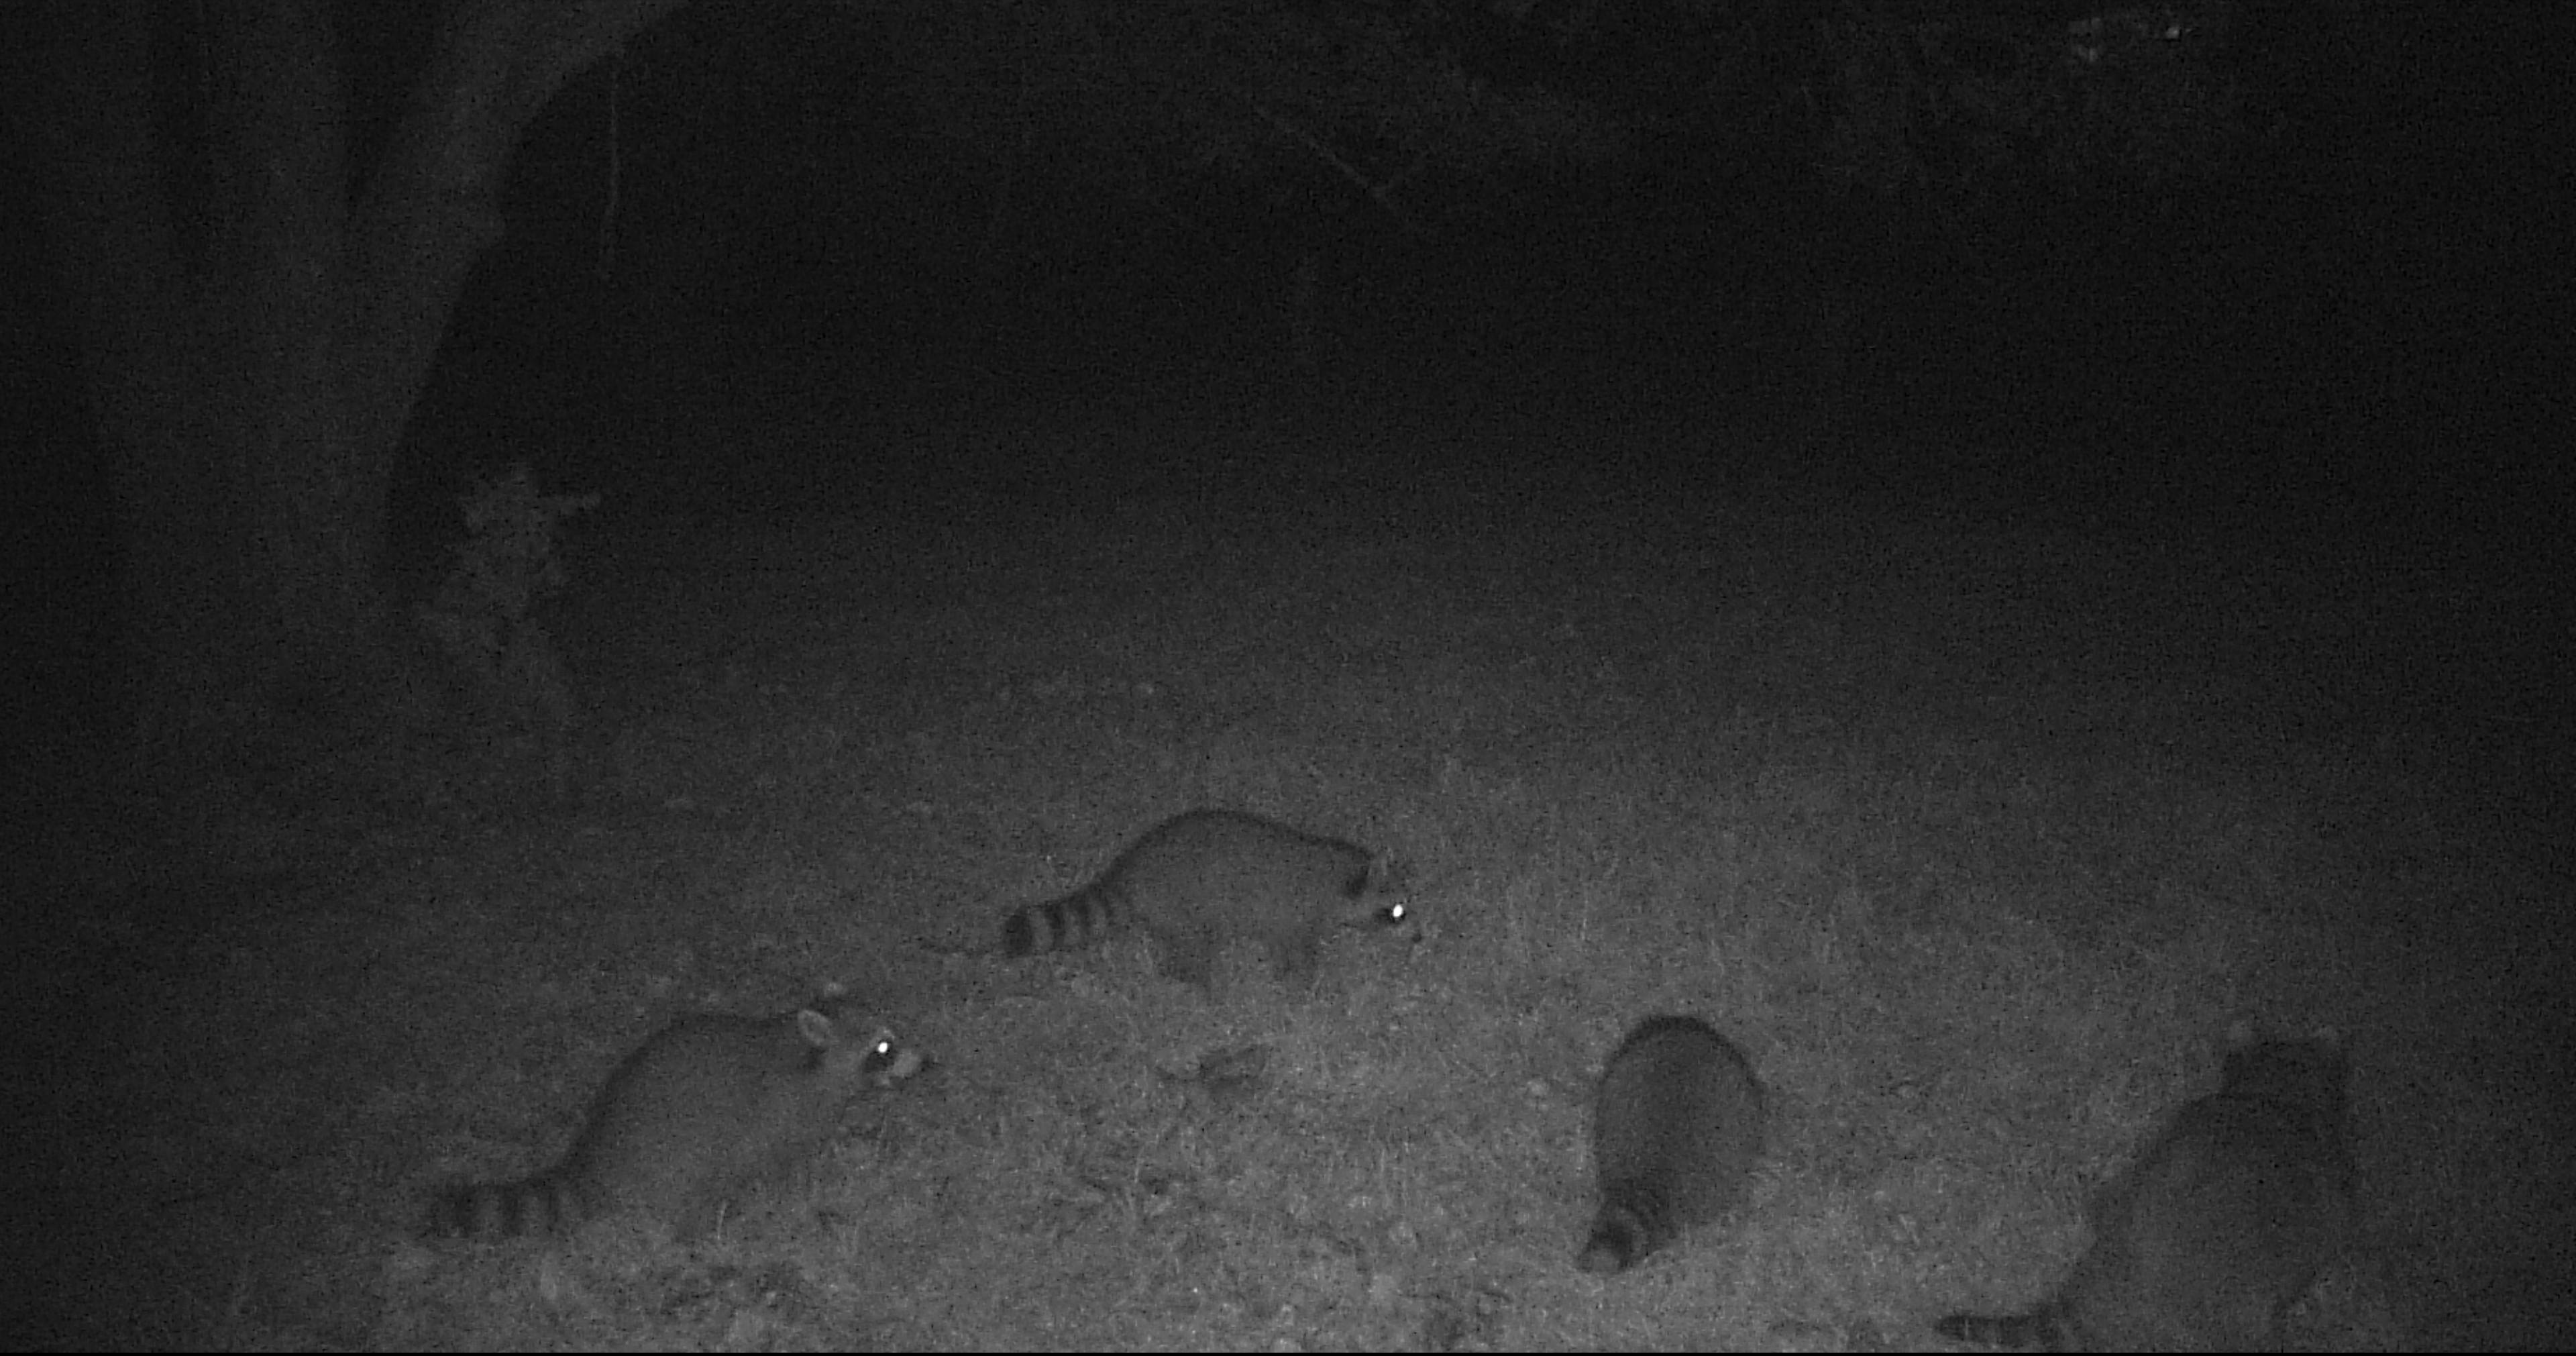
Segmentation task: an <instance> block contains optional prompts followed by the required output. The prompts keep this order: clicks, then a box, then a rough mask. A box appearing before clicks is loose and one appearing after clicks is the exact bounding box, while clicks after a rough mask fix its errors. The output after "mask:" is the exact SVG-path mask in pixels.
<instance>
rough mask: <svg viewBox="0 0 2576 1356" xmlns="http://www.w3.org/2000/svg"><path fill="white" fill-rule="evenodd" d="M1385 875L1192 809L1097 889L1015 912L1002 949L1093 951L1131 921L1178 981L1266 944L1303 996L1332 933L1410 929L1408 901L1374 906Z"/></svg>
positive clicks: (1231, 814)
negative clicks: (1234, 951) (1228, 954)
mask: <svg viewBox="0 0 2576 1356" xmlns="http://www.w3.org/2000/svg"><path fill="white" fill-rule="evenodd" d="M1380 874H1381V872H1380V870H1379V863H1378V861H1377V859H1376V858H1375V857H1374V856H1373V855H1372V854H1371V853H1370V852H1369V851H1368V849H1366V848H1363V847H1360V846H1358V845H1357V844H1354V843H1345V842H1343V841H1342V840H1340V839H1338V838H1319V837H1316V836H1315V835H1313V834H1309V833H1301V832H1299V831H1297V830H1295V829H1292V828H1289V827H1288V826H1287V825H1285V824H1280V823H1275V822H1273V821H1271V820H1267V819H1263V818H1261V817H1260V816H1259V815H1249V814H1243V813H1241V812H1239V811H1234V810H1192V811H1190V812H1189V813H1187V814H1183V815H1177V816H1175V817H1173V818H1171V819H1167V820H1164V821H1163V822H1162V823H1160V824H1158V825H1155V826H1154V827H1153V828H1151V829H1148V830H1146V831H1145V834H1144V836H1143V837H1141V838H1138V839H1137V840H1136V841H1135V842H1134V843H1132V844H1130V845H1129V846H1128V848H1127V850H1126V851H1125V852H1123V853H1120V854H1119V856H1118V860H1116V861H1114V862H1112V863H1110V864H1109V869H1108V870H1106V871H1103V872H1101V873H1100V875H1099V877H1098V878H1097V879H1095V880H1093V881H1092V882H1091V883H1090V884H1089V885H1086V886H1084V887H1082V888H1081V889H1079V890H1076V891H1074V892H1073V893H1072V894H1069V895H1066V896H1064V897H1063V898H1061V899H1054V900H1049V901H1047V902H1045V903H1041V904H1029V905H1025V906H1023V907H1021V908H1019V909H1016V910H1014V911H1013V912H1012V913H1011V916H1010V917H1009V918H1007V919H1005V920H1004V921H1003V924H1002V950H1003V952H1004V953H1005V954H1007V955H1012V956H1029V955H1035V954H1037V953H1038V952H1041V951H1056V950H1061V949H1064V948H1067V947H1075V946H1084V945H1088V944H1090V943H1091V942H1094V941H1097V940H1099V939H1100V938H1101V937H1102V936H1104V935H1106V934H1107V933H1108V932H1109V930H1110V929H1112V928H1115V927H1117V926H1119V925H1121V924H1123V923H1127V922H1129V921H1131V920H1132V921H1133V922H1134V923H1136V924H1137V925H1138V926H1140V927H1142V928H1144V930H1145V931H1146V933H1148V934H1149V935H1151V936H1152V937H1153V939H1154V945H1155V949H1156V951H1157V953H1158V955H1159V963H1158V968H1159V969H1160V971H1161V972H1162V973H1163V974H1164V975H1165V976H1167V977H1169V978H1172V979H1177V980H1182V981H1184V982H1186V983H1190V984H1195V985H1197V986H1198V987H1199V988H1201V989H1202V990H1204V989H1207V988H1209V987H1210V974H1211V969H1212V967H1213V965H1214V963H1215V960H1216V957H1217V955H1218V953H1219V952H1220V951H1221V950H1222V949H1223V947H1224V946H1225V944H1226V943H1227V942H1228V941H1230V940H1233V939H1236V938H1257V939H1259V940H1260V941H1261V942H1262V943H1263V944H1265V945H1266V946H1267V947H1268V948H1269V952H1270V962H1271V967H1272V969H1273V970H1274V971H1275V972H1276V973H1277V974H1278V975H1279V977H1280V978H1282V979H1283V980H1287V981H1289V982H1291V983H1293V984H1296V985H1297V986H1299V987H1301V988H1302V987H1305V986H1307V985H1309V984H1311V983H1312V982H1313V980H1314V976H1315V953H1316V948H1317V947H1319V946H1320V945H1322V942H1323V939H1324V934H1325V932H1326V931H1327V930H1328V929H1330V928H1332V927H1334V926H1336V925H1342V924H1349V925H1354V926H1357V925H1362V924H1377V925H1381V926H1386V927H1395V926H1399V925H1402V924H1403V923H1404V922H1405V921H1406V913H1405V906H1404V905H1403V903H1402V902H1400V901H1393V900H1378V899H1374V898H1372V897H1371V891H1370V887H1371V885H1372V882H1373V878H1375V877H1378V876H1379V875H1380Z"/></svg>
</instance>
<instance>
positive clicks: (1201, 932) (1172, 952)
mask: <svg viewBox="0 0 2576 1356" xmlns="http://www.w3.org/2000/svg"><path fill="white" fill-rule="evenodd" d="M1146 930H1147V931H1148V932H1150V933H1152V934H1153V937H1154V951H1155V962H1154V968H1155V970H1156V971H1157V972H1158V973H1160V974H1161V975H1162V976H1163V977H1164V978H1166V979H1177V980H1179V981H1181V982H1182V983H1184V984H1195V985H1197V986H1198V987H1199V988H1200V989H1201V990H1202V991H1204V990H1207V989H1209V988H1210V987H1211V985H1212V984H1213V982H1214V978H1215V969H1216V952H1217V945H1216V937H1215V935H1214V934H1213V933H1211V932H1210V931H1209V930H1208V929H1207V928H1205V927H1203V926H1200V925H1198V924H1194V923H1192V924H1179V925H1173V924H1162V925H1159V926H1153V927H1149V928H1147V929H1146Z"/></svg>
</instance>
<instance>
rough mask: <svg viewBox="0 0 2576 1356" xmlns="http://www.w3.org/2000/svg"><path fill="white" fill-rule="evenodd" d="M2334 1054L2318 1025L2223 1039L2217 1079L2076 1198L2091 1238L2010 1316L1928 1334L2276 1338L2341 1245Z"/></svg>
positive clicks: (2341, 1173) (2340, 1130)
mask: <svg viewBox="0 0 2576 1356" xmlns="http://www.w3.org/2000/svg"><path fill="white" fill-rule="evenodd" d="M2348 1072H2349V1066H2348V1063H2347V1061H2346V1058H2345V1055H2344V1051H2343V1046H2342V1043H2341V1042H2340V1041H2339V1040H2338V1039H2337V1038H2336V1036H2335V1035H2334V1033H2333V1032H2331V1031H2329V1032H2324V1033H2322V1034H2320V1035H2318V1036H2315V1037H2311V1038H2309V1039H2306V1040H2296V1041H2256V1040H2253V1039H2252V1038H2251V1037H2250V1036H2248V1035H2247V1034H2246V1033H2244V1032H2243V1031H2242V1030H2239V1031H2238V1032H2237V1033H2236V1034H2235V1035H2234V1036H2233V1037H2232V1038H2231V1040H2230V1048H2229V1050H2228V1053H2227V1060H2226V1073H2225V1075H2224V1077H2223V1078H2222V1079H2221V1080H2220V1084H2219V1088H2218V1091H2217V1092H2215V1093H2212V1094H2211V1095H2209V1096H2207V1097H2203V1098H2200V1099H2198V1100H2196V1101H2191V1102H2186V1103H2184V1104H2183V1105H2182V1107H2181V1108H2180V1109H2179V1110H2178V1111H2176V1112H2175V1113H2174V1115H2173V1118H2172V1120H2171V1121H2170V1122H2169V1123H2167V1124H2166V1126H2165V1127H2164V1129H2163V1130H2162V1131H2161V1132H2159V1133H2158V1134H2156V1135H2155V1136H2153V1137H2152V1138H2150V1139H2149V1140H2148V1141H2147V1146H2146V1148H2145V1149H2144V1150H2143V1151H2141V1152H2140V1153H2139V1155H2138V1159H2137V1161H2136V1162H2135V1163H2133V1164H2131V1165H2130V1167H2129V1169H2128V1171H2126V1172H2124V1173H2122V1174H2121V1175H2120V1176H2119V1177H2117V1178H2116V1179H2114V1180H2113V1181H2112V1182H2111V1184H2110V1185H2109V1186H2108V1187H2106V1188H2105V1189H2104V1190H2103V1191H2102V1192H2101V1194H2100V1195H2098V1196H2097V1197H2096V1198H2095V1199H2094V1201H2093V1206H2092V1210H2091V1212H2090V1213H2091V1218H2092V1225H2093V1242H2092V1246H2091V1247H2089V1248H2087V1249H2086V1250H2085V1253H2084V1256H2083V1257H2082V1258H2081V1259H2079V1260H2078V1261H2077V1262H2076V1263H2075V1269H2074V1271H2073V1272H2072V1273H2070V1274H2069V1275H2068V1276H2067V1278H2066V1284H2065V1285H2064V1286H2062V1287H2061V1288H2059V1290H2058V1292H2057V1295H2056V1297H2055V1298H2053V1299H2051V1300H2049V1301H2048V1302H2047V1303H2046V1304H2043V1305H2041V1306H2040V1307H2039V1308H2037V1309H2035V1310H2033V1311H2031V1312H2029V1313H2026V1314H2013V1315H2008V1316H2006V1315H1985V1314H1952V1315H1951V1316H1949V1317H1948V1318H1945V1319H1942V1320H1941V1321H1940V1322H1939V1323H1938V1324H1936V1325H1934V1326H1935V1328H1936V1330H1937V1331H1939V1332H1940V1333H1941V1335H1942V1336H1944V1337H1949V1338H1954V1339H1956V1340H1958V1341H1962V1342H1980V1343H1987V1344H1990V1345H1999V1346H2008V1347H2047V1348H2049V1349H2051V1350H2056V1351H2251V1350H2257V1349H2268V1348H2274V1347H2278V1346H2279V1345H2280V1344H2281V1342H2282V1336H2283V1334H2282V1328H2283V1321H2284V1317H2285V1315H2287V1313H2288V1312H2289V1309H2290V1306H2291V1305H2293V1304H2295V1303H2297V1302H2298V1300H2299V1297H2300V1296H2301V1295H2304V1294H2306V1293H2307V1290H2308V1287H2309V1285H2310V1284H2311V1283H2313V1282H2314V1281H2315V1280H2316V1277H2317V1273H2318V1272H2319V1271H2320V1270H2322V1269H2323V1268H2324V1266H2325V1265H2326V1263H2327V1261H2328V1260H2329V1259H2330V1258H2331V1257H2332V1255H2333V1254H2334V1253H2335V1252H2336V1251H2338V1250H2339V1249H2340V1248H2341V1247H2342V1246H2343V1243H2344V1240H2345V1233H2346V1231H2347V1229H2348V1228H2349V1227H2350V1223H2351V1213H2352V1190H2353V1167H2352V1160H2351V1158H2350V1157H2349V1155H2348V1154H2347V1153H2346V1151H2345V1148H2344V1097H2345V1082H2346V1079H2347V1077H2348Z"/></svg>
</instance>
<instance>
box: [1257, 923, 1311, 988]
mask: <svg viewBox="0 0 2576 1356" xmlns="http://www.w3.org/2000/svg"><path fill="white" fill-rule="evenodd" d="M1322 941H1323V939H1322V938H1321V937H1320V936H1318V935H1317V930H1316V929H1314V928H1298V929H1296V930H1294V931H1290V932H1282V933H1275V934H1273V935H1272V936H1271V938H1270V972H1271V973H1272V974H1274V975H1277V976H1278V977H1279V982H1280V983H1282V984H1286V985H1288V986H1290V987H1292V988H1294V989H1296V990H1298V991H1299V992H1304V991H1305V990H1308V989H1311V988H1313V987H1315V971H1316V968H1317V967H1316V954H1317V951H1318V950H1319V948H1320V947H1321V945H1322Z"/></svg>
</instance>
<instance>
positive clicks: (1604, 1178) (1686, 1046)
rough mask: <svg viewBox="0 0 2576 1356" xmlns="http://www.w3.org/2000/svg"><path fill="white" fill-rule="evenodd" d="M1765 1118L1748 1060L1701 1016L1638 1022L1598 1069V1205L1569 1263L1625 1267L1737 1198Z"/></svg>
mask: <svg viewBox="0 0 2576 1356" xmlns="http://www.w3.org/2000/svg"><path fill="white" fill-rule="evenodd" d="M1764 1120H1765V1112H1764V1109H1763V1098H1762V1084H1761V1083H1760V1081H1758V1080H1757V1079H1755V1078H1754V1076H1753V1066H1752V1065H1751V1064H1750V1063H1748V1062H1747V1061H1746V1060H1745V1058H1744V1052H1743V1051H1741V1050H1738V1049H1736V1048H1735V1046H1734V1045H1733V1044H1732V1043H1730V1042H1729V1041H1728V1040H1727V1039H1726V1038H1725V1037H1724V1036H1721V1035H1719V1034H1717V1032H1715V1031H1714V1030H1711V1029H1710V1028H1709V1025H1708V1023H1706V1022H1703V1021H1701V1020H1700V1019H1698V1018H1696V1017H1649V1018H1647V1019H1646V1020H1645V1021H1642V1022H1639V1023H1638V1024H1637V1025H1636V1027H1635V1028H1634V1029H1633V1030H1631V1031H1630V1032H1629V1033H1628V1037H1627V1039H1625V1040H1623V1041H1621V1042H1620V1043H1619V1049H1618V1050H1617V1052H1616V1053H1614V1054H1612V1055H1611V1056H1610V1063H1609V1066H1608V1067H1606V1068H1604V1069H1603V1070H1602V1071H1601V1087H1600V1090H1599V1093H1598V1095H1597V1096H1596V1097H1595V1099H1594V1102H1593V1109H1592V1163H1593V1168H1594V1170H1595V1171H1596V1172H1598V1173H1599V1174H1600V1179H1601V1210H1600V1213H1598V1214H1596V1215H1595V1216H1593V1219H1592V1233H1591V1235H1590V1237H1588V1238H1587V1239H1585V1240H1584V1244H1583V1251H1582V1252H1581V1253H1580V1254H1579V1255H1577V1257H1576V1258H1575V1265H1577V1266H1579V1267H1581V1268H1583V1269H1584V1270H1585V1271H1591V1272H1605V1273H1606V1272H1617V1271H1624V1270H1626V1269H1627V1268H1629V1267H1631V1266H1634V1265H1636V1264H1637V1263H1638V1262H1639V1261H1641V1260H1643V1259H1644V1258H1645V1256H1646V1254H1648V1253H1651V1252H1653V1251H1654V1250H1656V1249H1657V1248H1660V1247H1662V1246H1664V1245H1665V1244H1667V1243H1670V1242H1671V1241H1673V1239H1674V1238H1676V1237H1678V1236H1679V1235H1680V1234H1681V1233H1682V1231H1683V1230H1685V1229H1688V1228H1690V1227H1691V1226H1693V1225H1696V1224H1704V1223H1707V1222H1708V1221H1710V1220H1713V1219H1716V1218H1718V1217H1719V1216H1721V1215H1724V1214H1726V1213H1727V1212H1729V1211H1732V1210H1734V1209H1736V1208H1738V1207H1740V1206H1741V1205H1743V1204H1744V1200H1745V1197H1746V1195H1747V1193H1748V1191H1749V1190H1750V1188H1751V1185H1752V1175H1753V1164H1754V1162H1755V1160H1757V1159H1759V1158H1761V1157H1762V1140H1763V1125H1764Z"/></svg>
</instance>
